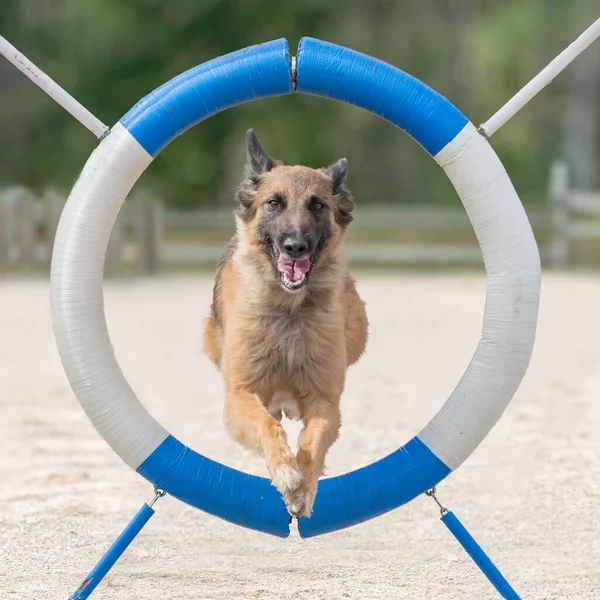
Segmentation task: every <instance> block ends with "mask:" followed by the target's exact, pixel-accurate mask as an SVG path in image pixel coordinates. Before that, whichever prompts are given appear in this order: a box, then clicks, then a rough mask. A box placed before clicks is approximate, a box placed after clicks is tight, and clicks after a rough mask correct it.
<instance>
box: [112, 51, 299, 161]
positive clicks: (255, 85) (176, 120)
mask: <svg viewBox="0 0 600 600" xmlns="http://www.w3.org/2000/svg"><path fill="white" fill-rule="evenodd" d="M291 91H292V77H291V73H290V50H289V47H288V43H287V40H285V39H280V40H275V41H273V42H266V43H264V44H260V45H258V46H249V47H248V48H244V49H243V50H238V51H237V52H232V53H231V54H226V55H225V56H220V57H219V58H215V59H214V60H209V61H208V62H205V63H203V64H201V65H199V66H197V67H194V68H193V69H190V70H189V71H186V72H185V73H182V74H181V75H179V76H177V77H175V78H174V79H171V81H168V82H167V83H165V84H164V85H161V86H160V87H159V88H157V89H156V90H154V91H153V92H152V93H150V94H148V95H147V96H146V97H145V98H143V99H142V100H140V101H139V102H138V103H137V104H136V105H135V106H134V107H133V108H132V109H131V110H130V111H129V112H128V113H127V114H126V115H125V116H124V117H123V118H122V119H121V121H120V122H121V124H122V125H123V126H124V127H125V128H126V129H128V130H129V132H130V133H131V135H133V137H134V138H135V139H136V140H137V141H138V142H139V143H140V144H141V145H142V146H143V148H144V149H145V150H146V152H148V154H150V155H151V156H156V155H157V154H158V153H159V152H160V151H161V150H162V149H163V148H164V147H165V146H166V145H167V144H168V143H169V142H171V141H172V140H173V139H174V138H175V137H176V136H178V135H180V134H182V133H183V132H184V131H186V129H189V128H190V127H192V125H195V124H196V123H199V122H200V121H202V120H203V119H206V118H208V117H210V116H212V115H214V114H216V113H218V112H219V111H221V110H224V109H226V108H230V107H232V106H235V105H236V104H242V103H243V102H247V101H248V100H255V99H257V98H266V97H268V96H278V95H281V94H289V93H290V92H291Z"/></svg>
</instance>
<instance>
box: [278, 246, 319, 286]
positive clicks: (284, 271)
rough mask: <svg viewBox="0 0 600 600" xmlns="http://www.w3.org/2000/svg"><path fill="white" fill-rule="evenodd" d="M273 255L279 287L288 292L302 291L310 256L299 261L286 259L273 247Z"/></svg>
mask: <svg viewBox="0 0 600 600" xmlns="http://www.w3.org/2000/svg"><path fill="white" fill-rule="evenodd" d="M273 253H274V255H275V261H276V263H277V270H278V271H279V277H280V278H281V285H282V286H283V287H284V288H285V289H286V290H288V291H290V292H295V291H297V290H300V289H302V288H303V287H304V286H305V285H306V283H307V281H308V275H309V272H310V268H311V266H312V256H306V257H304V258H299V259H294V258H288V257H287V256H283V255H282V254H281V252H280V251H279V250H278V249H277V248H276V247H275V246H273Z"/></svg>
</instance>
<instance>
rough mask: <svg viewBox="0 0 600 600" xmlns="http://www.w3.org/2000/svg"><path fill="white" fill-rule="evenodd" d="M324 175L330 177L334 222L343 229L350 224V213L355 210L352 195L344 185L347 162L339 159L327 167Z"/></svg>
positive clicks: (351, 217) (351, 216)
mask: <svg viewBox="0 0 600 600" xmlns="http://www.w3.org/2000/svg"><path fill="white" fill-rule="evenodd" d="M325 173H326V174H327V175H328V176H329V177H331V185H332V190H333V197H334V199H335V200H336V207H335V208H336V210H335V220H336V221H337V222H338V223H339V224H340V225H342V227H345V226H347V225H349V224H350V223H352V219H353V218H354V217H353V215H352V213H353V212H354V209H355V208H356V204H355V203H354V199H353V198H352V194H351V193H350V191H349V190H348V188H346V186H345V185H344V183H345V181H346V177H347V175H348V161H347V160H346V159H345V158H340V160H338V161H337V162H336V163H334V164H333V165H331V166H330V167H327V169H326V170H325Z"/></svg>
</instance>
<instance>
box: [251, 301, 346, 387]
mask: <svg viewBox="0 0 600 600" xmlns="http://www.w3.org/2000/svg"><path fill="white" fill-rule="evenodd" d="M337 304H338V303H337V302H333V303H331V304H330V305H328V306H311V307H302V306H301V307H299V308H296V309H295V310H289V309H287V308H277V307H273V308H270V309H269V310H268V311H266V313H263V314H260V313H259V314H256V313H254V314H250V311H249V314H248V317H249V318H248V319H247V320H246V324H247V326H248V328H249V330H248V331H247V334H246V335H245V336H244V338H245V342H246V344H247V347H246V348H245V349H244V350H245V352H246V353H247V356H248V358H249V365H250V368H251V375H252V379H253V381H254V383H255V385H256V387H258V388H260V387H262V386H261V382H264V381H270V382H281V386H283V387H284V388H289V387H292V388H294V389H295V390H297V391H299V392H301V393H302V392H307V393H309V391H310V389H311V388H313V387H315V386H319V385H320V383H321V382H320V379H321V374H323V375H322V376H323V377H325V376H326V374H327V373H330V372H331V365H330V363H331V356H334V355H337V354H339V352H340V351H342V352H343V345H344V344H343V336H341V335H340V333H341V332H342V331H343V327H342V322H341V319H342V317H341V310H339V307H338V310H336V307H337ZM274 391H276V390H270V393H273V392H274Z"/></svg>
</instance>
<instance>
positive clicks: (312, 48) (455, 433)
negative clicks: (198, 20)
mask: <svg viewBox="0 0 600 600" xmlns="http://www.w3.org/2000/svg"><path fill="white" fill-rule="evenodd" d="M293 74H295V82H294V79H293ZM293 91H295V92H301V93H305V94H313V95H317V96H324V97H328V98H333V99H336V100H341V101H343V102H348V103H350V104H354V105H356V106H360V107H362V108H364V109H366V110H369V111H371V112H373V113H375V114H377V115H379V116H380V117H382V118H384V119H386V120H387V121H390V122H391V123H393V124H394V125H396V126H397V127H399V128H400V129H403V130H404V131H406V132H407V133H408V134H409V135H411V136H412V137H413V138H414V139H415V140H416V141H417V142H418V143H419V144H421V146H422V147H423V148H424V149H425V150H426V151H427V152H428V153H429V154H431V155H432V156H433V158H434V159H435V160H436V162H437V163H438V164H439V165H440V166H441V167H442V168H443V169H444V171H445V172H446V174H447V175H448V177H449V178H450V181H451V182H452V184H453V185H454V187H455V189H456V191H457V192H458V195H459V197H460V199H461V201H462V202H463V204H464V207H465V209H466V211H467V214H468V216H469V219H470V220H471V223H472V225H473V228H474V230H475V233H476V235H477V238H478V240H479V244H480V246H481V250H482V253H483V258H484V262H485V267H486V272H487V278H488V288H487V298H486V305H485V316H484V321H483V333H482V336H481V340H480V342H479V344H478V346H477V349H476V351H475V354H474V356H473V358H472V360H471V362H470V363H469V365H468V367H467V370H466V371H465V373H464V375H463V377H462V379H461V380H460V382H459V383H458V385H457V386H456V388H455V389H454V391H453V392H452V394H451V395H450V397H449V399H448V400H447V401H446V403H445V404H444V405H443V407H442V408H441V410H440V411H439V412H438V413H437V414H436V415H435V416H434V417H433V419H432V420H431V421H430V422H429V424H428V425H427V426H426V427H425V428H424V429H423V430H422V431H421V432H420V433H419V434H418V435H417V436H416V437H415V438H413V439H412V440H410V441H409V442H408V443H407V444H405V445H404V446H403V447H402V448H400V449H399V450H397V451H396V452H394V453H392V454H390V455H389V456H387V457H386V458H384V459H382V460H380V461H378V462H376V463H373V464H371V465H369V466H367V467H364V468H361V469H358V470H356V471H353V472H351V473H347V474H345V475H342V476H340V477H332V478H328V479H323V480H322V481H321V482H320V484H319V492H318V495H317V499H316V503H315V506H314V513H313V516H312V517H311V518H310V519H300V521H299V530H300V533H301V535H302V536H303V537H311V536H315V535H319V534H322V533H326V532H329V531H333V530H336V529H340V528H343V527H348V526H351V525H354V524H356V523H360V522H362V521H365V520H367V519H370V518H372V517H375V516H377V515H380V514H383V513H385V512H387V511H389V510H392V509H394V508H396V507H398V506H401V505H402V504H405V503H407V502H409V501H410V500H412V499H413V498H415V497H416V496H418V495H420V494H422V493H423V492H425V491H426V490H428V489H430V488H432V487H434V486H435V485H436V484H437V483H439V482H440V481H441V480H442V479H444V478H445V477H446V476H447V475H448V474H449V473H451V472H452V471H453V470H454V469H456V468H457V467H458V466H459V465H461V464H462V462H463V461H464V460H465V459H466V458H467V457H468V456H469V455H470V454H471V453H472V452H473V451H474V450H475V448H476V447H477V446H478V444H479V443H480V442H481V441H482V440H483V439H484V437H485V436H486V435H487V434H488V432H489V431H490V430H491V428H492V427H493V425H494V424H495V422H496V421H497V420H498V418H499V417H500V416H501V415H502V413H503V412H504V410H505V408H506V407H507V405H508V403H509V402H510V400H511V399H512V397H513V395H514V393H515V391H516V390H517V388H518V386H519V384H520V382H521V380H522V378H523V376H524V374H525V371H526V370H527V366H528V364H529V359H530V356H531V352H532V348H533V342H534V337H535V330H536V322H537V313H538V305H539V294H540V277H541V271H540V259H539V253H538V249H537V245H536V242H535V239H534V236H533V233H532V231H531V227H530V224H529V221H528V219H527V216H526V214H525V211H524V209H523V207H522V205H521V202H520V201H519V198H518V196H517V194H516V192H515V190H514V188H513V186H512V184H511V181H510V179H509V177H508V175H507V173H506V171H505V169H504V167H503V166H502V163H501V162H500V160H499V158H498V157H497V155H496V153H495V152H494V150H493V149H492V147H491V146H490V145H489V143H488V142H487V140H486V139H485V138H484V137H483V136H482V135H480V134H479V133H478V131H477V129H476V128H475V127H474V126H473V124H472V123H470V122H469V121H468V119H467V118H466V117H465V116H464V115H463V114H462V113H461V112H460V111H459V110H458V109H457V108H455V107H454V106H453V105H452V104H451V103H450V102H449V101H448V100H446V99H445V98H444V97H442V96H440V95H439V94H437V93H436V92H434V91H433V90H432V89H430V88H429V87H427V86H426V85H425V84H423V83H421V82H420V81H418V80H416V79H414V78H413V77H411V76H410V75H407V74H406V73H404V72H403V71H401V70H399V69H396V68H395V67H392V66H390V65H388V64H386V63H383V62H381V61H378V60H376V59H374V58H371V57H368V56H365V55H363V54H360V53H358V52H355V51H353V50H349V49H347V48H343V47H340V46H336V45H333V44H330V43H326V42H322V41H319V40H315V39H312V38H304V39H303V40H302V41H301V42H300V46H299V49H298V57H297V61H296V64H295V66H294V67H293V65H292V61H291V59H290V53H289V48H288V44H287V41H285V40H276V41H273V42H268V43H265V44H262V45H259V46H253V47H249V48H246V49H244V50H241V51H238V52H234V53H232V54H229V55H226V56H223V57H220V58H217V59H215V60H212V61H209V62H207V63H205V64H203V65H200V66H198V67H196V68H194V69H191V70H190V71H187V72H185V73H183V74H182V75H180V76H178V77H176V78H175V79H173V80H171V81H170V82H168V83H166V84H165V85H163V86H161V87H160V88H158V89H157V90H155V91H154V92H152V93H151V94H149V95H148V96H146V97H145V98H144V99H143V100H141V101H140V102H139V103H138V104H137V105H136V106H134V107H133V108H132V109H131V110H130V111H129V112H128V113H127V114H126V115H125V116H124V117H123V118H122V119H121V120H120V121H119V122H118V123H117V124H116V125H115V126H114V127H113V128H112V130H111V131H110V133H109V134H108V135H106V136H105V137H104V139H103V140H102V142H101V143H100V145H99V146H98V148H97V149H96V150H95V151H94V152H93V154H92V156H91V157H90V159H89V160H88V162H87V163H86V165H85V167H84V168H83V171H82V173H81V175H80V177H79V180H78V181H77V183H76V185H75V187H74V188H73V191H72V192H71V195H70V197H69V200H68V202H67V204H66V206H65V209H64V212H63V215H62V217H61V221H60V225H59V227H58V231H57V235H56V240H55V245H54V252H53V258H52V270H51V299H52V313H53V319H54V328H55V334H56V339H57V342H58V347H59V351H60V355H61V358H62V361H63V365H64V368H65V370H66V373H67V376H68V378H69V381H70V384H71V386H72V388H73V390H74V392H75V394H76V395H77V397H78V399H79V401H80V402H81V405H82V406H83V408H84V410H85V411H86V413H87V415H88V416H89V418H90V419H91V421H92V423H93V424H94V426H95V427H96V428H97V430H98V431H99V433H100V434H101V435H102V436H103V437H104V439H105V440H106V441H107V442H108V443H109V444H110V446H111V447H112V448H113V450H114V451H115V452H116V453H117V454H118V455H119V456H120V457H121V458H122V459H123V460H124V461H125V462H126V463H127V464H128V465H129V466H130V467H132V468H133V469H135V470H136V471H137V472H138V473H140V474H141V475H143V476H144V477H145V478H146V479H148V480H149V481H150V482H151V483H152V484H154V485H155V486H156V487H157V488H160V489H162V490H165V491H166V492H168V493H169V494H171V495H172V496H175V497H176V498H179V499H180V500H183V501H184V502H187V503H188V504H191V505H193V506H196V507H198V508H200V509H202V510H204V511H206V512H209V513H211V514H213V515H216V516H219V517H221V518H223V519H226V520H228V521H231V522H233V523H237V524H238V525H243V526H246V527H250V528H252V529H256V530H260V531H264V532H267V533H271V534H273V535H277V536H280V537H286V536H287V535H288V534H289V523H290V517H289V515H288V513H287V511H286V508H285V506H284V503H283V500H282V499H281V497H280V495H279V493H278V492H277V491H276V490H275V488H273V487H272V486H271V484H270V482H269V481H268V480H267V479H264V478H260V477H255V476H252V475H248V474H245V473H242V472H240V471H237V470H235V469H231V468H229V467H227V466H224V465H222V464H220V463H217V462H215V461H213V460H211V459H209V458H206V457H204V456H202V455H200V454H198V453H197V452H194V451H193V450H191V449H190V448H187V447H186V446H185V445H184V444H182V443H181V442H179V441H178V440H177V439H175V438H174V437H173V436H171V435H169V433H168V432H167V431H165V429H163V428H162V427H161V426H160V425H159V424H158V423H157V422H156V421H155V420H154V419H153V418H152V416H151V415H150V414H149V413H148V412H147V411H146V409H145V408H144V407H143V406H142V404H141V403H140V402H139V400H138V399H137V397H136V395H135V393H134V392H133V390H132V389H131V387H130V386H129V384H128V383H127V381H126V380H125V378H124V377H123V375H122V373H121V370H120V368H119V365H118V364H117V361H116V359H115V356H114V353H113V350H112V346H111V342H110V338H109V335H108V330H107V325H106V319H105V315H104V309H103V293H102V277H103V267H104V257H105V253H106V248H107V245H108V241H109V238H110V234H111V230H112V227H113V225H114V222H115V220H116V218H117V215H118V213H119V210H120V209H121V206H122V205H123V202H124V201H125V198H126V196H127V194H128V193H129V191H130V190H131V188H132V187H133V185H134V183H135V182H136V180H137V179H138V178H139V177H140V175H141V174H142V173H143V172H144V170H145V169H146V168H147V167H148V165H149V164H150V163H151V161H152V159H153V158H154V157H155V156H156V155H157V154H158V153H159V152H160V151H161V150H162V149H163V148H164V147H165V146H166V145H167V144H169V142H171V141H172V140H173V139H174V138H175V137H176V136H178V135H180V134H181V133H183V132H184V131H185V130H187V129H188V128H190V127H191V126H192V125H195V124H196V123H198V122H200V121H202V120H203V119H206V118H207V117H210V116H212V115H214V114H215V113H217V112H219V111H221V110H224V109H226V108H229V107H232V106H235V105H237V104H241V103H243V102H247V101H249V100H254V99H257V98H264V97H268V96H277V95H282V94H289V93H292V92H293Z"/></svg>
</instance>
